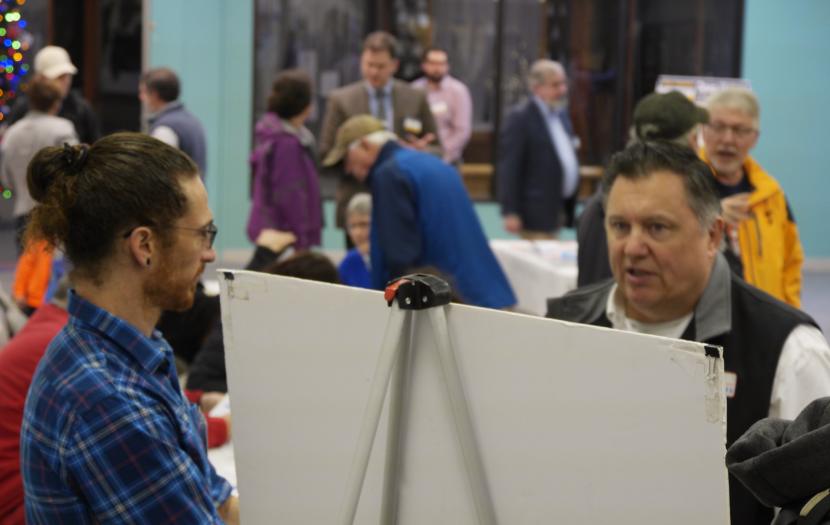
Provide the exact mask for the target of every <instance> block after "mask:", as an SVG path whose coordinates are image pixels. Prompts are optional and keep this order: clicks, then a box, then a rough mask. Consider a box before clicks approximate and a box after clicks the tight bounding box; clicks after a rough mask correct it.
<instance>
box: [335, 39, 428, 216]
mask: <svg viewBox="0 0 830 525" xmlns="http://www.w3.org/2000/svg"><path fill="white" fill-rule="evenodd" d="M397 57H398V52H397V41H396V40H395V37H394V36H392V35H390V34H389V33H387V32H385V31H375V32H374V33H370V34H369V35H368V36H367V37H366V39H365V40H364V41H363V52H362V54H361V56H360V72H361V74H362V75H363V80H360V81H358V82H354V83H352V84H349V85H347V86H343V87H341V88H339V89H336V90H334V91H332V92H331V94H329V98H328V102H327V104H326V114H325V117H324V118H323V125H322V128H321V130H320V156H321V158H325V156H326V155H327V154H328V153H329V151H330V150H331V148H332V147H333V146H334V136H335V134H336V133H337V128H339V127H340V125H341V124H342V123H343V122H345V121H346V120H347V119H348V118H349V117H352V116H355V115H362V114H370V115H373V116H374V117H375V118H377V119H378V120H380V121H381V122H384V123H385V124H386V127H387V129H389V130H391V131H394V132H395V134H396V135H398V137H400V138H401V141H402V142H403V143H404V144H406V145H408V146H411V147H414V148H416V149H419V150H426V151H429V152H431V153H435V154H437V155H439V156H440V155H441V145H440V142H439V140H438V128H437V127H436V125H435V119H434V118H433V117H432V112H431V111H430V109H429V102H428V101H427V97H426V93H424V92H423V91H421V90H419V89H416V88H413V87H411V86H410V85H409V84H407V83H406V82H402V81H400V80H397V79H394V78H392V75H394V74H395V72H396V71H397V70H398V58H397ZM341 175H342V176H341V178H340V183H339V184H338V187H337V196H336V198H335V200H336V201H337V226H338V227H340V228H343V227H344V226H345V210H346V205H347V204H348V202H349V200H350V199H351V198H352V196H353V195H354V194H355V193H359V192H361V191H364V192H368V191H369V190H368V188H367V187H366V186H365V185H364V184H362V183H358V182H356V181H355V180H354V179H353V178H351V177H346V176H345V174H341Z"/></svg>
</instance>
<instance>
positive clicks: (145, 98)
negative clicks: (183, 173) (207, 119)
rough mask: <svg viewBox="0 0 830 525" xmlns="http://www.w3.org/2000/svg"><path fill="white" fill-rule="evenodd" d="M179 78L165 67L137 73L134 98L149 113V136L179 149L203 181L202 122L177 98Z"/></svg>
mask: <svg viewBox="0 0 830 525" xmlns="http://www.w3.org/2000/svg"><path fill="white" fill-rule="evenodd" d="M179 91H180V88H179V77H178V76H176V73H174V72H173V70H171V69H168V68H166V67H158V68H154V69H151V70H149V71H147V72H145V73H144V74H143V75H141V80H140V82H139V85H138V98H139V99H140V100H141V102H142V104H144V107H145V108H146V110H147V111H148V112H149V113H150V114H149V116H148V118H147V121H148V123H149V125H150V135H152V136H153V137H155V138H157V139H159V140H160V141H162V142H164V143H166V144H169V145H171V146H173V147H174V148H179V149H180V150H182V151H183V152H185V153H187V155H188V156H189V157H190V158H191V159H193V161H194V162H195V163H196V164H197V165H198V166H199V175H200V176H201V177H202V179H203V180H204V178H205V172H206V169H207V143H206V140H205V131H204V129H203V128H202V123H201V122H199V119H198V118H196V116H195V115H194V114H193V113H191V112H189V111H188V110H187V109H185V107H184V104H182V103H181V102H180V101H179Z"/></svg>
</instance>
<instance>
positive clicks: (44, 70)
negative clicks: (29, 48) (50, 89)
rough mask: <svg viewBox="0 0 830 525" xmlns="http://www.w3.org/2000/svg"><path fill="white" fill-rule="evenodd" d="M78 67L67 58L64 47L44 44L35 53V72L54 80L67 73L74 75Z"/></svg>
mask: <svg viewBox="0 0 830 525" xmlns="http://www.w3.org/2000/svg"><path fill="white" fill-rule="evenodd" d="M77 72H78V68H77V67H75V65H74V64H73V63H72V60H70V59H69V53H67V52H66V49H64V48H62V47H58V46H46V47H44V48H43V49H41V50H40V51H38V52H37V54H36V55H35V73H39V74H41V75H43V76H45V77H46V78H48V79H51V80H54V79H56V78H58V77H59V76H61V75H65V74H67V73H69V74H70V75H74V74H75V73H77Z"/></svg>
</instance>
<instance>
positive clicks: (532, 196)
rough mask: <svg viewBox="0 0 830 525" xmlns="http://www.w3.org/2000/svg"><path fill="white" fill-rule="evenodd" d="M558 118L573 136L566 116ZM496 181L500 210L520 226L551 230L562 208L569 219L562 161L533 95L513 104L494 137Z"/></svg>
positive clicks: (571, 204) (570, 204)
mask: <svg viewBox="0 0 830 525" xmlns="http://www.w3.org/2000/svg"><path fill="white" fill-rule="evenodd" d="M562 124H563V125H564V127H565V131H566V132H567V133H568V135H570V136H573V128H572V126H571V120H570V118H569V117H568V115H567V113H564V114H563V118H562ZM499 148H500V151H499V158H498V165H497V166H496V177H497V179H496V182H497V185H498V198H499V202H500V203H501V212H502V215H508V214H516V215H519V216H520V217H521V219H522V228H523V229H525V230H536V231H554V230H556V229H557V228H559V226H560V224H559V218H560V215H561V214H562V212H563V211H564V212H565V215H566V221H567V224H568V225H571V224H572V222H573V208H574V204H575V201H576V199H575V197H572V198H569V199H564V198H563V196H562V177H563V174H562V164H561V162H560V161H559V154H558V153H557V151H556V147H555V146H554V144H553V141H552V140H551V138H550V133H549V132H548V127H547V123H546V122H545V118H544V116H543V115H542V112H541V111H539V107H538V106H537V105H536V103H535V102H534V100H533V98H530V99H528V100H527V101H526V102H523V103H521V104H519V105H518V106H516V107H515V108H514V109H513V110H512V111H511V112H510V114H509V115H508V116H507V119H506V120H505V123H504V126H503V127H502V131H501V136H500V137H499Z"/></svg>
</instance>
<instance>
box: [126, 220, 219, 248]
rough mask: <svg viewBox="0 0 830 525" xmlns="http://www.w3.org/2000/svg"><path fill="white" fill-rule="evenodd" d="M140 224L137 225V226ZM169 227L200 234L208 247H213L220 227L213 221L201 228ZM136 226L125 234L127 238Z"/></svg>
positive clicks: (169, 227)
mask: <svg viewBox="0 0 830 525" xmlns="http://www.w3.org/2000/svg"><path fill="white" fill-rule="evenodd" d="M137 227H138V226H136V228H137ZM167 228H168V229H171V230H187V231H192V232H196V233H198V234H200V235H201V236H202V239H203V240H204V241H206V242H207V247H208V248H213V241H215V240H216V235H218V234H219V228H218V227H217V226H216V225H215V224H213V223H212V222H211V223H210V224H208V225H207V226H203V227H201V228H190V227H188V226H167ZM134 230H135V228H131V229H130V230H129V231H128V232H127V233H125V234H124V238H125V239H126V238H127V237H129V236H130V235H131V234H132V233H133V231H134Z"/></svg>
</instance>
